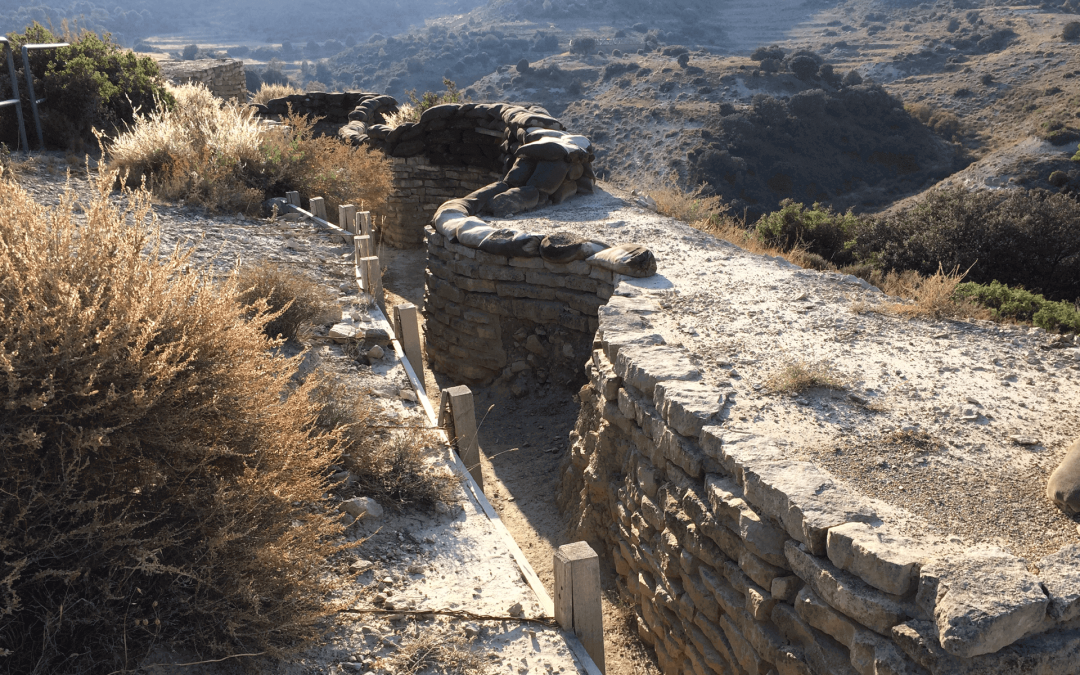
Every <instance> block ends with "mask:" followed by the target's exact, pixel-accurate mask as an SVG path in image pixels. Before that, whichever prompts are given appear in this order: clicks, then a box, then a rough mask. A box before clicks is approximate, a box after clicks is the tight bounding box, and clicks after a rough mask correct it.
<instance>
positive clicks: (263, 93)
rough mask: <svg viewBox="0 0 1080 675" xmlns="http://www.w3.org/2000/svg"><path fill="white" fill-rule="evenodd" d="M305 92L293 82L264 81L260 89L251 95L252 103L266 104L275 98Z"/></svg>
mask: <svg viewBox="0 0 1080 675" xmlns="http://www.w3.org/2000/svg"><path fill="white" fill-rule="evenodd" d="M303 93H304V92H303V91H302V90H300V89H297V88H296V87H294V86H292V85H291V84H267V83H265V82H264V83H263V85H262V86H261V87H259V91H257V92H255V93H254V94H252V96H251V102H252V103H258V104H259V105H266V104H267V103H269V102H270V101H272V100H274V99H275V98H285V97H286V96H292V95H293V94H303Z"/></svg>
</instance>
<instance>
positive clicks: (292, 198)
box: [285, 191, 300, 206]
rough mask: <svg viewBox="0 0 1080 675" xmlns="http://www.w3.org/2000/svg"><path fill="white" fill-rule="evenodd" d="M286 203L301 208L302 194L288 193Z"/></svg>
mask: <svg viewBox="0 0 1080 675" xmlns="http://www.w3.org/2000/svg"><path fill="white" fill-rule="evenodd" d="M285 201H287V202H289V204H291V205H293V206H300V193H299V192H295V191H293V192H286V193H285Z"/></svg>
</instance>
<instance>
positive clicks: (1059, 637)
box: [892, 621, 1080, 675]
mask: <svg viewBox="0 0 1080 675" xmlns="http://www.w3.org/2000/svg"><path fill="white" fill-rule="evenodd" d="M892 638H893V641H894V642H895V643H896V645H897V646H899V647H900V649H901V651H903V652H904V654H906V655H907V656H908V657H910V658H911V659H912V660H913V661H915V662H916V663H917V664H918V665H919V666H921V667H923V668H926V669H927V670H929V671H930V672H931V673H933V675H1021V674H1022V675H1076V673H1078V672H1080V629H1076V628H1073V629H1069V630H1061V631H1053V632H1049V633H1041V634H1038V635H1033V636H1031V637H1028V638H1024V639H1023V640H1019V641H1018V642H1014V643H1013V644H1011V645H1008V646H1007V647H1004V648H1002V649H1001V650H1000V651H998V652H997V653H994V654H985V655H982V656H976V657H973V658H970V659H962V658H958V657H956V656H953V655H952V654H950V653H948V652H947V651H945V650H944V649H942V648H941V645H940V644H939V639H938V634H937V628H936V626H935V625H934V623H933V622H932V621H908V622H906V623H903V624H900V625H899V626H896V627H895V628H893V633H892Z"/></svg>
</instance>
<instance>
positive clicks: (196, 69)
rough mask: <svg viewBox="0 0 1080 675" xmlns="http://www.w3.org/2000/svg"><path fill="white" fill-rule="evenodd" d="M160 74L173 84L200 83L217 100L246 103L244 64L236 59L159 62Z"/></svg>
mask: <svg viewBox="0 0 1080 675" xmlns="http://www.w3.org/2000/svg"><path fill="white" fill-rule="evenodd" d="M158 65H159V66H161V73H162V75H164V76H165V79H167V80H169V81H170V82H172V83H173V84H187V83H191V82H201V83H203V84H205V85H206V88H207V89H209V90H210V93H211V94H213V95H214V96H217V97H218V98H223V99H236V100H238V101H243V102H246V101H247V88H246V86H247V85H246V84H245V83H246V80H245V78H244V62H243V61H239V60H237V59H199V60H195V61H173V60H168V61H159V62H158Z"/></svg>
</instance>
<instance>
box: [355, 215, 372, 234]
mask: <svg viewBox="0 0 1080 675" xmlns="http://www.w3.org/2000/svg"><path fill="white" fill-rule="evenodd" d="M356 233H357V234H366V235H367V236H369V237H370V236H371V211H361V212H360V213H357V214H356Z"/></svg>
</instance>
